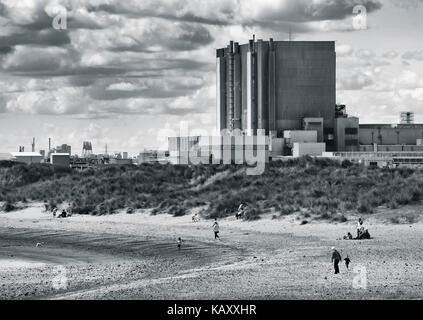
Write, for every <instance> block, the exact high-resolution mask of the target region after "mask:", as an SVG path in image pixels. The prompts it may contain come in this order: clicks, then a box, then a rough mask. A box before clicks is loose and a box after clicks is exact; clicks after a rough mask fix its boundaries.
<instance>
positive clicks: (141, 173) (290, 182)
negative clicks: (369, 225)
mask: <svg viewBox="0 0 423 320" xmlns="http://www.w3.org/2000/svg"><path fill="white" fill-rule="evenodd" d="M422 199H423V171H422V170H412V169H406V168H397V169H379V168H368V167H364V166H361V165H358V164H352V163H350V162H349V161H344V162H342V163H339V162H337V161H333V160H330V159H323V158H319V159H318V158H310V157H303V158H299V159H292V160H288V161H283V162H282V161H275V162H272V163H270V164H268V165H267V166H266V170H265V172H264V173H263V174H262V175H260V176H248V175H246V174H245V167H244V166H241V165H213V166H212V165H201V166H186V165H170V164H165V165H164V164H143V165H140V166H135V165H134V166H113V165H110V166H99V167H95V168H89V169H85V170H77V169H70V168H69V169H68V168H59V167H53V166H50V165H47V164H37V165H34V164H33V165H25V164H20V163H15V162H10V161H2V162H0V201H1V202H2V210H3V211H13V210H15V209H16V208H17V205H18V204H22V203H27V202H29V201H42V202H44V203H45V208H46V210H52V208H54V207H56V206H58V205H60V204H62V203H68V204H69V205H70V207H71V209H72V213H78V214H91V215H102V214H111V213H114V212H116V211H117V210H119V209H124V208H133V209H141V208H144V209H147V208H148V209H152V213H153V214H159V213H165V212H166V213H170V214H172V215H174V216H180V215H185V214H187V213H188V212H189V210H190V209H192V208H195V207H202V208H203V215H205V216H206V217H209V218H215V217H225V216H229V215H233V214H234V213H235V211H236V210H237V208H238V206H239V204H240V203H245V204H247V205H248V207H249V209H248V210H247V214H246V216H245V217H244V218H245V219H247V220H254V219H258V218H260V215H261V214H262V213H272V214H273V215H274V217H275V218H277V217H279V216H283V215H289V214H292V213H301V215H302V216H303V217H304V218H307V219H324V220H331V221H339V222H344V221H346V220H347V218H346V215H345V213H347V212H359V213H362V214H371V213H373V212H374V210H375V208H376V207H378V206H386V207H388V208H392V209H395V208H398V207H400V206H403V205H407V204H412V203H418V202H420V201H421V200H422ZM128 212H129V211H128Z"/></svg>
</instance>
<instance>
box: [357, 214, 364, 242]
mask: <svg viewBox="0 0 423 320" xmlns="http://www.w3.org/2000/svg"><path fill="white" fill-rule="evenodd" d="M363 230H364V227H363V219H361V218H358V222H357V239H359V238H360V235H361V232H362V231H363Z"/></svg>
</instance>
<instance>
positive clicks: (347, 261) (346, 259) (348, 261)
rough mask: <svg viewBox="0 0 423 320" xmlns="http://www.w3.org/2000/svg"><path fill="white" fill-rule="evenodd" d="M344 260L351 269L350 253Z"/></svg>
mask: <svg viewBox="0 0 423 320" xmlns="http://www.w3.org/2000/svg"><path fill="white" fill-rule="evenodd" d="M344 261H345V266H346V267H347V269H349V267H348V266H349V265H350V262H351V259H350V258H349V257H348V255H347V257H346V258H345V259H344Z"/></svg>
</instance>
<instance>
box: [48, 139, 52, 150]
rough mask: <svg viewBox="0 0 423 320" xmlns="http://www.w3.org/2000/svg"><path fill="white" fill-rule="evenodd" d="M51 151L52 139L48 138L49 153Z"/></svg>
mask: <svg viewBox="0 0 423 320" xmlns="http://www.w3.org/2000/svg"><path fill="white" fill-rule="evenodd" d="M50 150H51V138H48V151H50Z"/></svg>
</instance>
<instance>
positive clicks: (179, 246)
mask: <svg viewBox="0 0 423 320" xmlns="http://www.w3.org/2000/svg"><path fill="white" fill-rule="evenodd" d="M181 246H182V239H181V237H179V238H178V250H180V249H181Z"/></svg>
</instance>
